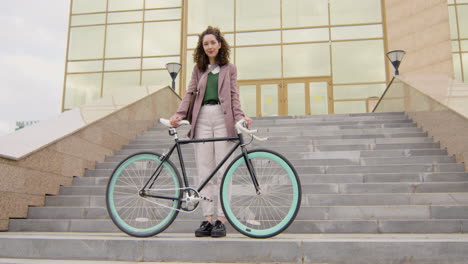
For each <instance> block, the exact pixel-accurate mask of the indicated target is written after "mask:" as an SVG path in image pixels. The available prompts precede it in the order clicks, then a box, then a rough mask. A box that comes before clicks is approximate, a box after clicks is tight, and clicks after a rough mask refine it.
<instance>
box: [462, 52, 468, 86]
mask: <svg viewBox="0 0 468 264" xmlns="http://www.w3.org/2000/svg"><path fill="white" fill-rule="evenodd" d="M462 63H463V78H464V79H463V80H465V82H466V81H468V54H467V53H463V54H462Z"/></svg>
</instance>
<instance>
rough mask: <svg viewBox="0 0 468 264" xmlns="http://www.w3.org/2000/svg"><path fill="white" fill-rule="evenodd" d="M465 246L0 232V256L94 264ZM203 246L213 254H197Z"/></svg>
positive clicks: (387, 253)
mask: <svg viewBox="0 0 468 264" xmlns="http://www.w3.org/2000/svg"><path fill="white" fill-rule="evenodd" d="M25 245H26V246H25ZM467 247H468V236H467V235H464V234H433V235H431V234H425V235H417V234H411V235H409V234H389V235H384V234H377V235H376V234H336V235H335V234H328V235H322V234H320V235H315V234H282V235H279V236H277V237H274V238H271V239H264V240H257V239H249V238H246V237H243V236H241V235H238V234H228V236H227V237H225V238H218V239H215V238H194V237H193V234H192V232H190V233H177V234H162V235H160V236H157V237H153V238H147V239H144V240H142V239H139V238H133V237H128V236H125V235H122V234H107V233H103V234H99V233H30V232H26V233H17V232H8V233H1V234H0V248H2V249H3V250H2V251H0V257H1V258H3V259H39V260H41V259H44V258H45V257H46V258H51V259H52V258H53V259H55V260H60V259H66V260H82V261H85V260H88V261H98V262H97V263H100V262H99V261H112V262H113V263H119V262H118V261H127V262H128V261H135V262H143V261H144V262H146V263H148V262H149V263H151V261H153V262H155V261H156V262H158V261H160V262H165V263H170V262H177V263H193V262H197V263H203V262H209V263H379V264H390V263H417V264H420V263H424V264H427V263H464V262H465V260H466V259H468V253H467V252H466V248H467ZM207 248H209V249H210V252H219V253H216V254H206V253H201V252H206V249H207ZM181 250H182V251H183V254H181ZM349 260H352V261H349ZM38 263H39V262H38ZM50 263H54V262H50ZM87 263H89V262H87ZM124 263H125V262H124Z"/></svg>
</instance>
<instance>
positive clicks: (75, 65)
mask: <svg viewBox="0 0 468 264" xmlns="http://www.w3.org/2000/svg"><path fill="white" fill-rule="evenodd" d="M97 71H102V60H95V61H73V62H69V63H68V65H67V72H97Z"/></svg>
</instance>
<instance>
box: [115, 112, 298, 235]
mask: <svg viewBox="0 0 468 264" xmlns="http://www.w3.org/2000/svg"><path fill="white" fill-rule="evenodd" d="M160 122H161V123H162V124H163V125H165V126H166V127H168V130H169V135H170V136H172V137H173V138H174V141H175V143H174V145H173V146H172V147H171V148H170V149H169V150H168V151H167V152H166V153H164V154H158V153H153V152H140V153H136V154H133V155H130V156H129V157H127V158H126V159H124V160H123V161H121V162H120V163H119V165H118V166H117V167H116V168H115V169H114V171H113V172H112V175H111V177H110V179H109V182H108V184H107V190H106V205H107V210H108V212H109V215H110V218H111V219H112V221H113V222H114V224H115V225H116V226H117V227H118V228H119V229H120V230H121V231H123V232H125V233H126V234H128V235H131V236H135V237H150V236H154V235H156V234H159V233H161V232H163V231H164V230H165V229H166V228H167V227H169V226H170V225H171V224H172V222H173V221H174V220H175V218H176V217H177V215H178V213H179V212H192V211H194V210H195V209H196V208H197V206H198V204H199V202H200V201H201V200H209V199H208V198H206V197H200V195H199V193H200V191H201V190H202V189H203V187H204V186H205V185H206V184H207V183H208V182H209V181H210V180H211V179H212V178H213V177H214V176H215V174H216V173H217V172H218V170H219V169H220V168H221V166H222V165H223V164H224V163H226V162H227V160H228V159H229V158H230V157H231V155H232V154H233V153H234V152H235V151H236V150H237V149H238V148H240V150H241V152H242V153H241V154H240V155H238V156H237V157H235V158H234V159H233V160H232V162H231V163H230V164H229V166H228V167H227V169H226V171H225V173H224V176H223V178H222V182H221V186H220V194H219V195H220V201H221V206H222V208H223V210H224V212H225V216H226V218H227V219H228V221H229V223H230V224H231V225H232V226H233V227H234V228H235V229H236V230H237V231H238V232H240V233H242V234H244V235H246V236H248V237H252V238H268V237H272V236H275V235H277V234H279V233H281V232H283V231H284V230H285V229H286V228H288V226H289V225H290V224H291V223H292V222H293V221H294V219H295V217H296V215H297V213H298V211H299V208H300V204H301V193H302V191H301V184H300V180H299V177H298V175H297V173H296V170H295V169H294V167H293V166H292V165H291V163H290V162H289V161H288V160H287V159H286V158H284V157H283V156H282V155H280V154H279V153H276V152H274V151H272V150H267V149H252V150H247V148H246V146H247V145H248V144H250V143H251V142H252V140H253V139H256V140H266V138H260V137H257V136H255V135H253V134H254V133H255V132H257V131H256V130H249V129H247V128H246V127H245V123H244V121H243V120H241V121H239V122H237V124H236V129H237V136H236V137H222V138H209V139H179V138H178V134H177V130H176V128H174V127H172V126H171V125H170V123H169V120H167V119H160ZM179 125H189V122H188V121H186V120H182V121H180V122H179ZM243 133H246V134H248V135H249V136H250V137H251V139H250V142H249V143H247V144H245V141H244V137H243ZM215 141H234V142H235V144H234V146H233V147H232V149H231V150H230V151H229V152H228V153H227V154H226V155H225V157H224V158H223V159H222V161H221V162H220V164H218V165H217V166H216V167H215V168H214V169H213V170H212V172H211V173H210V175H209V176H208V177H207V179H206V180H205V181H203V182H202V183H201V184H200V185H199V186H198V187H197V188H196V189H195V188H192V187H190V185H189V181H188V177H187V173H186V167H185V163H184V159H183V155H182V154H183V153H182V149H181V145H184V144H192V143H203V142H215ZM176 149H177V154H178V159H179V163H180V169H181V171H182V176H183V181H182V180H181V177H180V173H179V170H178V169H177V168H176V166H175V165H174V164H173V162H172V161H171V160H170V157H171V155H172V154H173V152H174V150H176ZM210 201H211V200H210Z"/></svg>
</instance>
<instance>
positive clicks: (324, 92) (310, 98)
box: [238, 77, 333, 116]
mask: <svg viewBox="0 0 468 264" xmlns="http://www.w3.org/2000/svg"><path fill="white" fill-rule="evenodd" d="M238 85H239V94H240V101H241V104H242V108H243V110H244V112H245V113H246V114H247V115H248V116H287V115H316V114H331V113H333V91H332V89H331V87H332V86H331V77H310V78H290V79H269V80H241V81H238Z"/></svg>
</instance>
